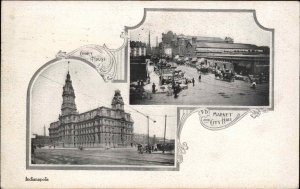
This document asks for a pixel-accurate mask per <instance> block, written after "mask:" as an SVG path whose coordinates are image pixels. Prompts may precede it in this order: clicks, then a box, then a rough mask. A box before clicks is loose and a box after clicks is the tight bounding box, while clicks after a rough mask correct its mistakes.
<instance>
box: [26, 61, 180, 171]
mask: <svg viewBox="0 0 300 189" xmlns="http://www.w3.org/2000/svg"><path fill="white" fill-rule="evenodd" d="M124 86H125V87H124ZM126 86H127V85H126V84H117V83H116V84H111V83H105V82H104V80H103V78H102V77H101V76H100V74H99V73H98V72H97V71H96V70H95V69H94V68H92V67H91V66H90V65H89V64H86V63H83V62H81V61H80V60H76V59H62V60H59V61H57V62H54V63H52V64H50V65H49V66H47V67H46V68H45V69H43V70H42V71H41V72H40V74H39V75H38V76H37V77H36V79H35V80H34V83H33V85H32V86H30V88H31V94H30V99H31V103H30V109H31V111H30V113H31V127H30V148H31V150H30V151H31V154H30V166H35V165H61V166H63V165H98V166H99V165H101V166H112V167H113V166H148V167H149V166H152V167H162V166H165V167H173V168H174V167H175V166H176V163H175V136H176V125H177V124H176V108H164V114H159V113H158V112H157V109H156V110H153V109H151V108H147V107H145V108H143V107H137V108H135V107H133V106H129V105H128V95H126V91H128V89H126Z"/></svg>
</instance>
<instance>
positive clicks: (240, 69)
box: [160, 31, 270, 75]
mask: <svg viewBox="0 0 300 189" xmlns="http://www.w3.org/2000/svg"><path fill="white" fill-rule="evenodd" d="M160 48H161V49H162V51H163V52H164V53H165V55H166V56H170V57H172V58H175V57H176V58H175V59H176V61H184V62H186V61H190V62H197V60H205V61H204V63H205V64H207V65H208V66H210V67H213V68H215V69H231V70H234V71H235V72H237V73H239V74H243V75H247V74H259V73H264V74H269V65H270V49H269V47H267V46H256V45H254V44H244V43H234V40H233V39H232V38H231V37H225V38H224V39H223V38H220V37H203V36H188V35H182V34H181V35H177V34H176V33H173V32H172V31H169V32H167V33H163V34H162V42H161V44H160Z"/></svg>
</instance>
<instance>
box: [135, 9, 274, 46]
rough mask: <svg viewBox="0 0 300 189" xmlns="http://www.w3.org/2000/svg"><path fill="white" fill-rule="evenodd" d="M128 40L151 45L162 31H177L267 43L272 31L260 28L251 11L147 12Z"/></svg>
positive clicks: (159, 36)
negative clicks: (142, 21)
mask: <svg viewBox="0 0 300 189" xmlns="http://www.w3.org/2000/svg"><path fill="white" fill-rule="evenodd" d="M130 31H131V32H130V39H131V40H133V41H143V42H147V43H148V34H149V31H150V35H151V39H150V42H151V46H152V47H154V46H155V45H156V36H157V37H158V42H161V36H162V35H161V34H162V33H167V32H168V31H172V32H173V33H176V34H184V35H192V36H194V35H195V36H206V37H221V38H225V37H231V38H233V39H234V42H235V43H247V44H255V45H258V46H270V41H271V32H269V31H265V30H262V29H261V28H259V26H258V25H257V24H256V23H255V21H254V17H253V14H252V13H232V12H231V13H229V12H228V13H226V12H189V13H186V12H147V17H146V20H145V22H144V23H143V24H142V25H141V26H140V27H139V28H137V29H135V30H130Z"/></svg>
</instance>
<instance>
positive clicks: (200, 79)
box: [199, 74, 201, 82]
mask: <svg viewBox="0 0 300 189" xmlns="http://www.w3.org/2000/svg"><path fill="white" fill-rule="evenodd" d="M199 82H201V74H199Z"/></svg>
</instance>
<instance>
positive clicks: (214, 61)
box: [129, 10, 272, 107]
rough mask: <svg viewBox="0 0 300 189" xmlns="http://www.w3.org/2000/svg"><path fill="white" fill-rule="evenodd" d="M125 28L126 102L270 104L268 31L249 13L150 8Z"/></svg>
mask: <svg viewBox="0 0 300 189" xmlns="http://www.w3.org/2000/svg"><path fill="white" fill-rule="evenodd" d="M129 32H130V104H137V105H206V106H266V107H267V106H269V105H271V101H270V100H271V98H270V95H271V92H270V91H271V90H270V89H271V88H270V87H271V84H270V83H271V81H270V78H271V77H270V74H271V66H272V65H271V61H270V60H271V59H270V56H271V50H272V49H271V44H272V35H271V34H272V33H271V32H270V31H268V30H265V29H263V28H261V27H260V26H259V25H258V23H257V22H256V20H255V19H254V17H253V15H252V14H251V13H239V12H225V11H224V12H201V11H200V12H181V11H174V12H173V11H172V10H169V11H165V12H164V11H153V12H151V11H149V12H148V13H147V16H146V17H145V18H144V20H143V21H142V23H140V24H139V25H138V26H137V27H133V28H130V30H129Z"/></svg>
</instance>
